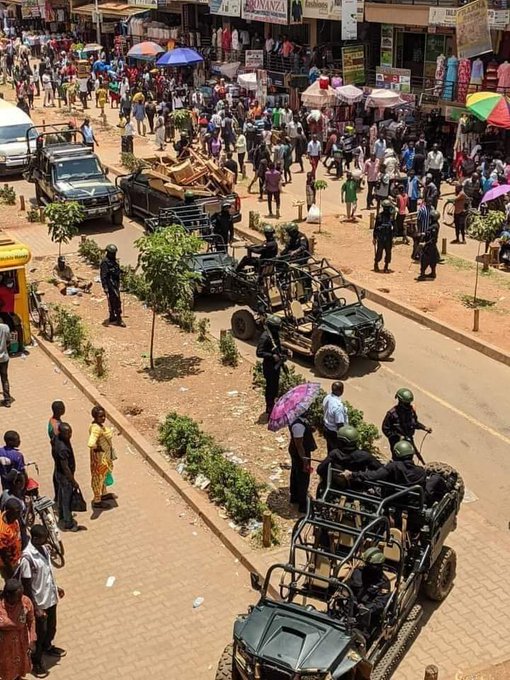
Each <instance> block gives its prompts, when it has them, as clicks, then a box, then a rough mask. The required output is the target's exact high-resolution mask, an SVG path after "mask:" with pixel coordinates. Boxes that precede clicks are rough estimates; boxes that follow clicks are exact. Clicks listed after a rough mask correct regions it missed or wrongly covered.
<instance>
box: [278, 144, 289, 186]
mask: <svg viewBox="0 0 510 680" xmlns="http://www.w3.org/2000/svg"><path fill="white" fill-rule="evenodd" d="M280 154H281V157H282V164H283V178H284V180H285V183H286V184H291V183H292V175H291V172H290V166H291V165H292V145H291V143H290V139H289V138H288V137H286V138H285V139H284V140H283V144H282V145H281V147H280Z"/></svg>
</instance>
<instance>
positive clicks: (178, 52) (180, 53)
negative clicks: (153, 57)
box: [156, 47, 204, 66]
mask: <svg viewBox="0 0 510 680" xmlns="http://www.w3.org/2000/svg"><path fill="white" fill-rule="evenodd" d="M201 61H204V58H203V57H202V55H200V54H199V53H198V52H195V50H192V49H190V48H189V47H177V48H176V49H175V50H170V51H169V52H167V53H166V54H164V55H163V56H162V57H160V58H159V59H158V60H157V62H156V66H193V64H199V63H200V62H201Z"/></svg>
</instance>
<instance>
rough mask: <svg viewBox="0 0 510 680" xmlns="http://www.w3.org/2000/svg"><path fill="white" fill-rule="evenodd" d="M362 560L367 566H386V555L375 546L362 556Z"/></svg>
mask: <svg viewBox="0 0 510 680" xmlns="http://www.w3.org/2000/svg"><path fill="white" fill-rule="evenodd" d="M361 559H362V560H363V562H365V564H384V560H385V557H384V553H383V552H382V550H379V548H376V547H375V546H373V547H372V548H368V550H365V552H364V553H363V554H362V556H361Z"/></svg>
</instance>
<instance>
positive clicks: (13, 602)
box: [0, 578, 36, 680]
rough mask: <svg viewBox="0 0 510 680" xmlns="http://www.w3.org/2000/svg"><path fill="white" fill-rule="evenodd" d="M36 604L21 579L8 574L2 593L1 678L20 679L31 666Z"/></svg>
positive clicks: (0, 610)
mask: <svg viewBox="0 0 510 680" xmlns="http://www.w3.org/2000/svg"><path fill="white" fill-rule="evenodd" d="M35 639H36V632H35V616H34V606H33V604H32V603H31V602H30V599H29V598H28V597H27V596H26V595H23V588H22V585H21V583H20V582H19V580H18V579H14V578H9V579H8V580H7V581H6V583H5V585H4V588H3V591H2V594H1V595H0V678H2V680H21V678H24V677H25V675H26V674H27V673H30V671H31V670H32V663H31V660H30V650H31V648H32V647H33V646H34V644H35Z"/></svg>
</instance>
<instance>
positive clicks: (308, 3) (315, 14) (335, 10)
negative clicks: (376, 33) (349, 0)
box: [301, 0, 365, 39]
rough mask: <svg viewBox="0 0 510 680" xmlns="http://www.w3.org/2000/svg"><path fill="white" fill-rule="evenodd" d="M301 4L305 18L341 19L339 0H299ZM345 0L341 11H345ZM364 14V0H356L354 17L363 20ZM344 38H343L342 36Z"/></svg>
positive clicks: (340, 3)
mask: <svg viewBox="0 0 510 680" xmlns="http://www.w3.org/2000/svg"><path fill="white" fill-rule="evenodd" d="M301 2H302V6H303V16H304V17H305V18H306V19H329V20H330V21H341V20H342V2H341V0H301ZM345 5H346V3H345V0H344V3H343V12H344V14H345V12H346V11H347V10H346V8H345ZM364 16H365V2H364V0H356V19H357V21H363V19H364ZM344 39H345V38H344Z"/></svg>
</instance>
